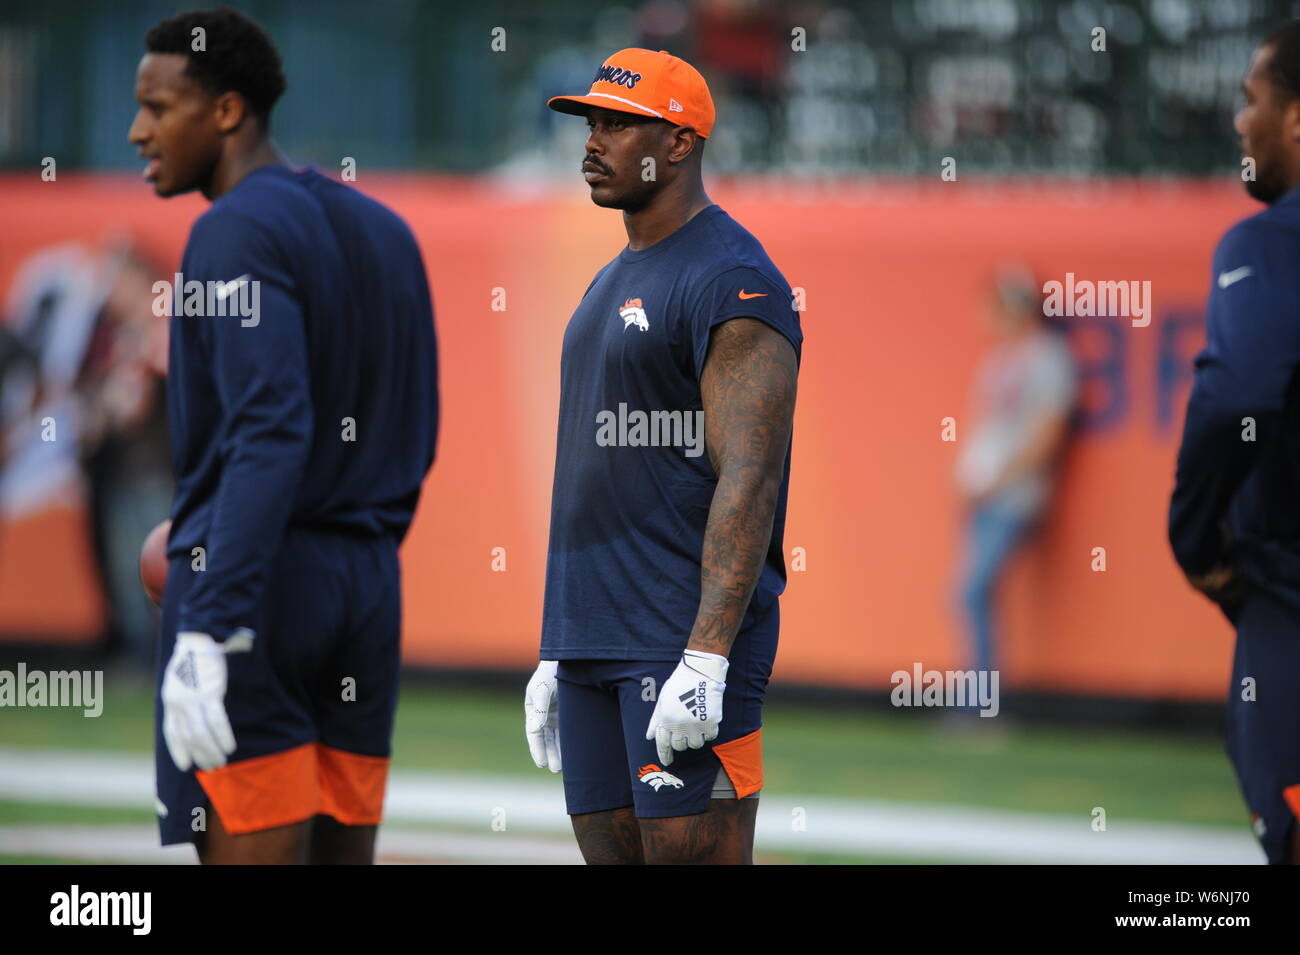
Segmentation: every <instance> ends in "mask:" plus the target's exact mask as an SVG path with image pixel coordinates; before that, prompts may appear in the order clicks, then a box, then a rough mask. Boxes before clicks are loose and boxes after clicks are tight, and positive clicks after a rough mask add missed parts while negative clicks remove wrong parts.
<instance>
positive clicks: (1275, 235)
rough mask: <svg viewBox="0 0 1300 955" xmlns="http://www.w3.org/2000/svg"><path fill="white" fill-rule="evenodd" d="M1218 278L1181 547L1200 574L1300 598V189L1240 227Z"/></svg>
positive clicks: (1183, 561) (1186, 477) (1185, 487)
mask: <svg viewBox="0 0 1300 955" xmlns="http://www.w3.org/2000/svg"><path fill="white" fill-rule="evenodd" d="M1211 280H1212V283H1213V284H1212V286H1211V289H1210V298H1209V304H1208V307H1207V310H1206V345H1205V348H1204V350H1203V351H1201V353H1200V354H1199V355H1197V357H1196V361H1195V368H1196V374H1195V381H1194V384H1193V386H1192V393H1191V397H1190V399H1189V400H1188V404H1187V418H1186V423H1185V424H1184V428H1183V438H1182V444H1181V446H1180V448H1179V451H1178V467H1177V476H1176V480H1175V487H1174V492H1173V498H1172V500H1171V503H1170V509H1169V540H1170V543H1171V544H1172V546H1173V551H1174V555H1175V557H1176V558H1177V560H1178V563H1179V565H1180V566H1181V567H1182V568H1183V570H1184V572H1186V573H1188V574H1191V575H1198V574H1202V573H1204V572H1206V571H1207V570H1209V569H1211V568H1212V567H1213V566H1215V565H1216V564H1220V563H1229V564H1231V565H1232V566H1233V567H1235V568H1236V569H1237V571H1238V572H1239V573H1240V574H1242V575H1243V576H1244V577H1245V578H1246V579H1248V580H1250V581H1251V582H1253V583H1255V584H1258V585H1260V586H1263V587H1267V588H1269V589H1271V590H1274V591H1276V592H1278V593H1280V594H1282V595H1284V596H1292V597H1295V598H1297V599H1300V393H1298V392H1297V376H1296V371H1297V369H1298V368H1300V190H1294V191H1292V192H1290V193H1288V194H1287V195H1286V196H1284V197H1282V198H1281V199H1279V200H1278V201H1277V202H1276V203H1274V204H1273V205H1272V206H1271V207H1270V208H1268V209H1266V210H1265V211H1263V212H1261V213H1259V214H1258V215H1255V216H1252V217H1251V218H1249V219H1246V220H1244V221H1242V222H1240V223H1238V224H1237V225H1236V226H1234V227H1233V228H1232V229H1230V230H1229V231H1228V233H1227V234H1226V235H1225V236H1224V237H1223V239H1222V240H1221V241H1220V243H1219V246H1218V248H1217V249H1216V250H1215V253H1214V260H1213V272H1212V276H1211ZM1221 525H1223V526H1222V527H1221ZM1224 528H1226V530H1227V531H1228V533H1229V536H1230V539H1231V541H1232V544H1231V548H1230V550H1229V549H1227V548H1226V547H1225V542H1224V535H1223V529H1224Z"/></svg>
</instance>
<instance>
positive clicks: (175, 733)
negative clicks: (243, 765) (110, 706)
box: [162, 631, 235, 772]
mask: <svg viewBox="0 0 1300 955" xmlns="http://www.w3.org/2000/svg"><path fill="white" fill-rule="evenodd" d="M225 697H226V654H225V649H224V647H223V646H222V645H221V644H219V643H217V641H215V640H213V639H212V637H210V636H208V635H207V634H206V633H194V632H189V631H187V632H183V633H179V634H177V635H176V646H175V648H174V649H173V650H172V657H171V659H170V660H168V661H167V669H166V671H165V672H164V673H163V683H162V704H163V739H164V740H165V741H166V742H167V751H168V752H169V753H171V757H172V762H174V763H175V764H176V768H177V769H179V770H181V771H182V772H185V771H186V770H188V769H189V768H190V766H191V765H195V766H197V767H198V768H199V769H216V768H217V767H218V766H224V765H225V764H226V757H227V756H229V755H230V754H231V753H233V752H234V751H235V734H234V732H233V731H232V730H231V728H230V719H229V718H228V717H227V716H226V703H225Z"/></svg>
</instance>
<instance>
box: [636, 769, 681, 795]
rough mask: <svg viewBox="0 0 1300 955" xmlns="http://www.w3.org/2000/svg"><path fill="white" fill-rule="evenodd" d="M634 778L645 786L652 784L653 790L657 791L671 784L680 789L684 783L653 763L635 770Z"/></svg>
mask: <svg viewBox="0 0 1300 955" xmlns="http://www.w3.org/2000/svg"><path fill="white" fill-rule="evenodd" d="M636 778H637V779H639V780H641V782H643V783H645V784H646V785H647V786H653V787H654V791H655V792H658V791H659V790H660V789H662V788H663V787H664V786H672V787H673V788H674V789H681V788H682V786H683V785H685V784H684V783H683V782H682V781H681V780H680V779H678V778H677V777H676V776H674V775H673V774H672V773H667V772H664V771H663V770H662V769H660V768H659V767H658V766H656V765H655V764H654V763H647V764H646V765H645V766H642V767H641V768H640V769H639V770H637V774H636Z"/></svg>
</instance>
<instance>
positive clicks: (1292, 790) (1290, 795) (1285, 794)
mask: <svg viewBox="0 0 1300 955" xmlns="http://www.w3.org/2000/svg"><path fill="white" fill-rule="evenodd" d="M1282 798H1283V799H1285V800H1286V804H1287V805H1288V806H1290V807H1291V812H1292V814H1293V815H1294V816H1295V817H1296V818H1297V819H1300V783H1296V784H1295V785H1294V786H1287V787H1286V789H1284V790H1282Z"/></svg>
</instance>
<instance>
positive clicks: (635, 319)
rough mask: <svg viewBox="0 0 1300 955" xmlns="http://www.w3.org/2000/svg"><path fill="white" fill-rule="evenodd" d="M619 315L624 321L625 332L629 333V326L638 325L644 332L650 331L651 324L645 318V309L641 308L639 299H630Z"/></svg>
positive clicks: (624, 304)
mask: <svg viewBox="0 0 1300 955" xmlns="http://www.w3.org/2000/svg"><path fill="white" fill-rule="evenodd" d="M618 314H619V317H620V318H622V319H623V331H627V329H628V326H629V325H636V327H637V328H639V329H641V331H643V332H648V331H650V322H649V320H648V319H647V318H646V317H645V309H644V308H642V307H641V300H640V299H639V298H630V299H628V300H627V301H626V302H624V303H623V307H622V308H621V309H619V313H618Z"/></svg>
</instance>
